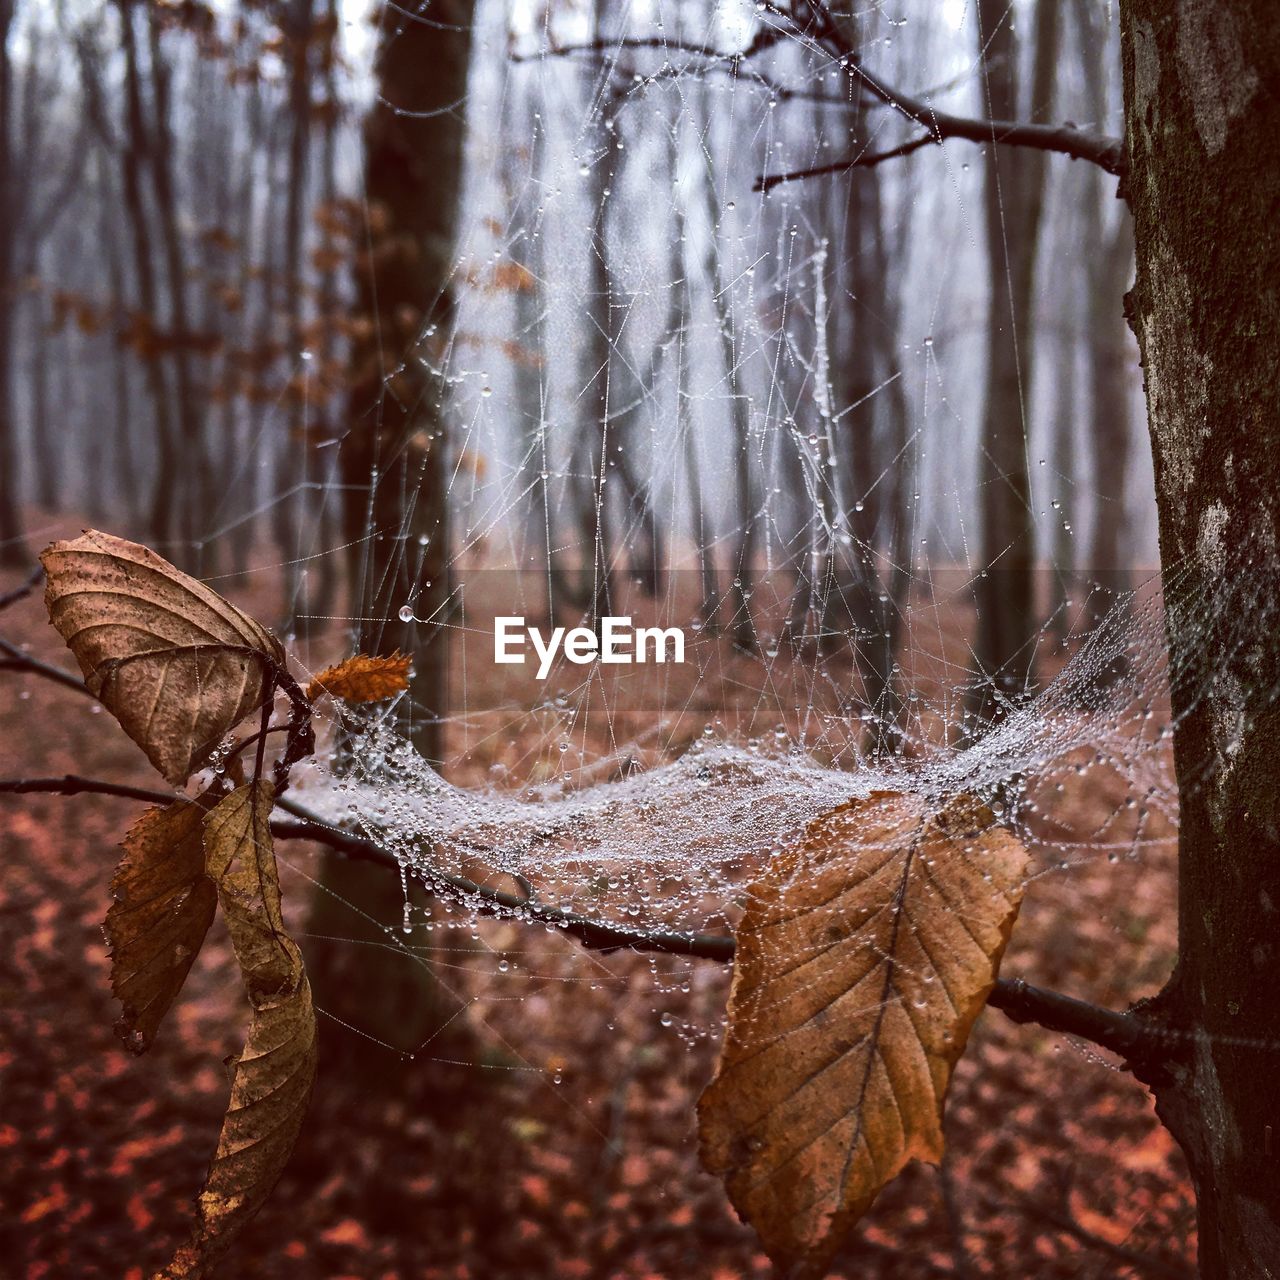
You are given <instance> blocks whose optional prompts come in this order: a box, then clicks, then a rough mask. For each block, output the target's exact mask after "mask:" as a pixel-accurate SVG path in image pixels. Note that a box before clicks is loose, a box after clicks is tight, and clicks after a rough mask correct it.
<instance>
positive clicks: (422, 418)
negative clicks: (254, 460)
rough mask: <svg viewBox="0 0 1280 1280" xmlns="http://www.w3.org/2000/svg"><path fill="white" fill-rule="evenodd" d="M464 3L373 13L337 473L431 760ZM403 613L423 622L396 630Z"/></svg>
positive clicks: (364, 604) (444, 581)
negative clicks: (411, 12)
mask: <svg viewBox="0 0 1280 1280" xmlns="http://www.w3.org/2000/svg"><path fill="white" fill-rule="evenodd" d="M471 11H472V0H448V3H440V4H438V5H435V6H433V8H432V11H431V19H430V21H426V20H422V21H417V20H409V19H405V18H402V17H400V16H399V13H398V11H397V9H396V8H395V7H393V6H391V5H387V6H385V7H384V8H383V9H382V10H381V22H382V23H383V27H384V30H383V35H382V47H381V51H380V54H379V59H378V75H379V93H380V100H379V101H378V102H377V103H375V104H374V106H373V108H372V110H371V112H370V115H369V119H368V122H367V124H366V128H365V141H366V159H365V192H366V195H367V198H368V203H369V207H370V221H371V226H370V228H369V236H370V246H369V250H368V253H367V254H366V255H364V259H363V261H362V262H360V263H359V264H358V268H357V277H358V278H357V287H358V299H357V303H356V307H357V312H358V314H359V315H360V316H361V318H362V320H365V321H368V322H369V323H368V325H367V326H366V328H365V330H364V331H363V334H364V336H362V337H361V338H359V339H358V340H357V341H356V342H355V343H354V344H353V349H352V379H353V384H354V385H353V388H352V393H351V408H350V422H351V432H350V435H349V436H348V439H347V442H346V444H345V446H344V469H345V473H346V474H345V478H346V482H347V484H348V485H349V486H352V500H351V503H350V505H349V508H348V522H349V529H348V536H349V538H350V539H352V540H353V542H354V545H355V546H356V548H357V564H356V584H357V593H356V599H355V601H354V602H353V609H352V612H353V613H355V614H356V615H357V616H358V617H360V618H361V619H362V621H361V622H360V624H359V632H358V636H357V644H358V646H359V647H360V649H361V650H363V651H365V652H376V653H389V652H391V651H392V650H394V649H397V648H398V649H401V650H403V651H404V652H406V653H411V654H412V655H413V659H414V663H413V667H414V685H413V694H414V701H415V704H416V707H417V709H418V711H419V712H420V713H421V714H420V718H419V719H418V720H417V721H416V723H415V724H414V725H413V726H412V733H413V739H414V742H415V744H416V745H417V747H418V749H419V750H420V751H421V752H422V753H423V754H424V755H425V756H427V757H428V758H429V759H431V760H433V761H435V762H439V761H440V760H441V758H442V755H443V746H444V735H443V732H442V729H441V725H440V716H441V715H442V714H443V712H444V700H445V683H446V676H447V661H448V646H447V644H446V637H447V634H448V632H447V630H446V625H445V623H446V619H445V616H444V615H445V610H446V608H447V606H448V600H449V585H448V578H449V523H448V513H447V494H446V481H447V474H448V460H447V454H448V439H447V436H446V433H445V416H444V397H445V386H444V382H443V379H441V378H439V377H438V376H436V374H435V373H434V372H433V369H434V367H435V365H436V364H437V362H438V361H440V360H441V359H442V358H444V356H445V354H446V351H447V344H448V340H449V333H448V330H449V326H450V324H451V322H452V312H453V303H452V295H451V292H450V279H451V276H452V268H453V234H454V224H455V221H456V211H457V208H456V207H457V201H458V194H459V191H460V189H461V185H462V160H463V157H462V144H463V139H464V134H465V125H464V119H463V114H462V111H461V109H460V108H459V107H458V106H457V105H456V104H457V103H458V102H459V101H461V100H462V99H463V98H464V97H465V94H466V89H467V62H468V54H469V50H470V45H471ZM405 606H407V607H408V608H409V609H410V610H412V612H413V615H414V617H416V618H418V619H423V620H424V621H421V622H415V621H408V622H402V621H400V620H399V614H400V611H401V609H402V608H404V607H405Z"/></svg>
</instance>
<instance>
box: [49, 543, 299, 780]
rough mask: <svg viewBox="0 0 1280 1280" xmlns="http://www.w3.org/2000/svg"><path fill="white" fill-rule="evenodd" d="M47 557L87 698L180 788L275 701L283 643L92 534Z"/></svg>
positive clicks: (152, 563)
mask: <svg viewBox="0 0 1280 1280" xmlns="http://www.w3.org/2000/svg"><path fill="white" fill-rule="evenodd" d="M40 559H41V562H42V563H43V565H44V567H45V572H46V573H47V575H48V586H47V588H46V590H45V603H46V605H47V607H48V610H49V619H50V621H51V622H52V623H53V625H54V626H55V627H56V628H57V629H58V632H59V634H60V635H61V636H62V638H63V639H64V640H65V641H66V642H67V645H68V647H69V648H70V649H71V652H72V653H73V654H75V657H76V661H77V662H79V664H80V670H81V671H82V672H83V673H84V680H85V684H86V685H87V686H88V688H89V691H90V692H91V693H92V694H94V696H95V697H97V698H98V699H99V700H100V701H101V702H102V704H103V706H105V707H106V708H107V710H108V711H110V712H111V714H112V715H114V716H115V718H116V719H117V720H118V721H119V722H120V726H121V728H123V729H124V731H125V732H126V733H127V734H128V735H129V736H130V737H131V738H132V739H133V740H134V742H136V743H137V744H138V745H139V746H140V747H141V748H142V750H143V751H145V752H146V755H147V759H149V760H150V761H151V763H152V764H153V765H155V767H156V768H157V769H158V770H159V771H160V773H162V774H163V775H164V777H165V778H166V779H167V780H168V781H169V782H171V783H172V784H173V785H174V786H181V785H182V784H183V783H184V782H186V780H187V779H188V778H189V777H190V776H191V774H192V773H193V772H194V771H195V770H196V769H198V768H200V767H201V766H202V765H204V764H205V763H207V761H208V759H209V757H210V756H211V755H212V753H213V752H214V750H215V749H216V748H217V747H218V744H219V743H220V742H221V741H222V739H223V737H224V736H225V735H226V734H227V732H228V731H229V730H231V729H232V728H234V727H235V726H236V725H237V724H238V723H239V722H240V721H241V720H243V719H244V718H245V716H247V715H248V714H249V713H250V712H252V711H254V710H255V709H257V708H258V707H261V706H262V704H263V702H264V701H265V700H266V699H267V698H268V697H270V695H271V691H272V689H273V687H274V673H275V672H276V671H278V670H279V669H281V668H282V667H283V664H284V650H283V649H282V648H281V647H280V643H279V641H277V640H276V638H275V637H274V636H272V635H271V634H270V633H269V632H268V631H266V630H265V629H264V628H263V627H261V626H260V625H259V624H258V623H257V622H255V621H254V620H253V619H252V618H250V617H249V616H248V615H247V614H245V613H242V612H241V611H240V610H239V609H237V608H236V607H235V606H234V605H232V604H229V603H228V602H227V601H226V600H224V599H223V598H222V597H221V596H220V595H218V593H217V592H216V591H213V590H211V589H210V588H209V587H207V586H205V585H204V583H202V582H199V581H197V580H196V579H195V578H192V577H189V576H188V575H187V574H185V573H182V572H181V571H180V570H178V569H176V568H174V566H173V565H171V564H169V563H168V561H166V560H162V559H161V558H160V557H159V556H158V555H156V554H155V553H154V552H152V551H149V550H147V548H146V547H142V546H139V545H138V544H137V543H133V542H126V541H125V540H124V539H123V538H116V537H113V536H112V535H110V534H106V533H99V532H97V531H96V530H89V531H87V532H86V533H84V534H82V535H81V536H80V537H79V538H75V539H73V540H71V541H69V542H55V543H54V544H53V545H52V546H50V547H48V548H46V549H45V551H44V552H43V554H42V555H41V557H40Z"/></svg>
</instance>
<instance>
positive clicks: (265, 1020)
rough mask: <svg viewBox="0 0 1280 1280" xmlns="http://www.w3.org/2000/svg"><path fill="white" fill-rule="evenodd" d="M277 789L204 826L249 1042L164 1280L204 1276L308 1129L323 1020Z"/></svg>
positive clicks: (218, 812) (259, 787)
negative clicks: (281, 856) (281, 842)
mask: <svg viewBox="0 0 1280 1280" xmlns="http://www.w3.org/2000/svg"><path fill="white" fill-rule="evenodd" d="M274 794H275V789H274V787H273V785H272V783H270V782H268V781H266V780H265V779H264V780H260V781H257V782H253V783H250V784H248V785H247V786H243V787H239V788H237V789H236V790H235V791H233V792H232V793H231V794H230V795H228V796H226V797H225V798H224V799H223V800H221V801H220V802H219V803H218V805H217V806H216V807H215V808H214V809H213V810H212V811H211V812H210V813H209V814H208V816H207V817H206V818H205V819H204V847H205V868H206V870H207V872H208V874H209V876H210V877H211V878H212V879H213V881H214V883H215V884H216V885H217V889H218V900H219V902H220V903H221V906H222V911H223V915H224V916H225V918H226V921H227V928H228V930H229V932H230V934H231V941H232V945H233V946H234V948H235V952H236V958H237V959H238V960H239V962H240V969H241V973H242V975H243V978H244V985H245V992H246V994H247V995H248V997H249V1003H250V1004H251V1006H252V1007H253V1017H252V1021H251V1022H250V1025H249V1035H248V1038H247V1040H246V1041H245V1047H244V1050H243V1052H242V1053H241V1054H240V1056H239V1057H238V1058H237V1059H235V1062H234V1075H233V1077H232V1083H231V1099H230V1101H229V1103H228V1104H227V1114H226V1117H225V1119H224V1120H223V1124H222V1133H221V1135H220V1136H219V1138H218V1148H217V1151H216V1152H215V1154H214V1157H213V1163H212V1164H211V1165H210V1167H209V1173H208V1176H207V1177H206V1179H205V1184H204V1187H203V1189H202V1190H201V1192H200V1196H199V1199H198V1201H197V1222H196V1228H195V1230H194V1232H193V1233H192V1237H191V1240H190V1241H189V1242H188V1243H187V1244H185V1245H183V1246H182V1248H180V1249H179V1250H178V1252H177V1253H176V1254H175V1256H174V1258H173V1259H172V1261H171V1262H170V1263H169V1265H168V1267H167V1268H166V1269H165V1270H164V1271H163V1272H162V1273H161V1276H162V1277H163V1280H192V1278H193V1277H199V1276H203V1275H206V1274H207V1273H208V1270H209V1268H210V1267H211V1266H212V1265H213V1264H214V1263H215V1262H216V1261H217V1260H218V1259H219V1258H220V1257H222V1255H223V1254H225V1253H226V1251H227V1249H228V1248H230V1246H231V1244H232V1243H233V1241H234V1240H235V1238H236V1236H237V1235H238V1234H239V1232H240V1230H241V1228H242V1227H243V1226H244V1224H245V1223H246V1222H247V1221H248V1220H249V1219H250V1218H252V1217H253V1215H254V1214H255V1213H257V1211H258V1209H259V1208H261V1206H262V1204H263V1202H264V1201H265V1200H266V1198H267V1196H268V1195H269V1194H270V1192H271V1188H272V1187H273V1186H274V1185H275V1183H276V1180H277V1179H278V1178H279V1176H280V1173H281V1171H282V1170H283V1168H284V1166H285V1164H286V1162H287V1161H288V1159H289V1154H290V1152H291V1151H292V1150H293V1144H294V1142H295V1141H296V1140H297V1137H298V1133H299V1131H300V1130H301V1128H302V1121H303V1117H304V1116H305V1114H306V1109H307V1102H308V1100H309V1098H310V1096H311V1086H312V1084H313V1082H314V1080H315V1074H316V1058H317V1045H316V1017H315V1009H314V1007H313V1005H312V1001H311V987H310V985H309V984H308V982H307V976H306V972H305V970H304V969H303V965H302V956H301V954H300V953H299V951H298V948H297V945H296V944H295V943H294V941H293V939H292V938H290V937H289V936H288V934H286V933H285V930H284V920H283V918H282V916H281V910H280V881H279V875H278V872H277V868H276V860H275V853H274V850H273V848H272V842H271V807H272V803H273V800H274Z"/></svg>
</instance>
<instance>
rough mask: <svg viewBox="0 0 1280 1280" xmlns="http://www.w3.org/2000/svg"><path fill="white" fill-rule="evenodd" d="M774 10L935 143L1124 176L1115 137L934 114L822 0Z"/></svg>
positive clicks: (1120, 144)
mask: <svg viewBox="0 0 1280 1280" xmlns="http://www.w3.org/2000/svg"><path fill="white" fill-rule="evenodd" d="M805 10H807V11H808V13H809V15H810V16H809V19H808V21H807V22H806V21H805V20H804V19H803V18H802V17H801V16H800V15H801V14H802V13H803V12H804V11H805ZM773 11H774V12H775V13H777V14H778V16H779V17H782V18H783V19H785V20H786V21H788V22H790V23H791V24H792V26H793V27H794V29H795V31H796V33H797V34H798V35H799V36H801V37H802V38H807V39H812V40H814V41H815V42H816V43H818V44H820V45H822V46H823V47H825V48H826V50H827V51H828V52H829V53H831V54H832V55H834V56H835V57H836V58H838V59H840V61H841V62H842V64H843V65H844V66H845V67H846V68H847V69H848V70H849V72H850V74H852V75H854V76H856V77H857V78H858V80H859V82H860V83H861V85H862V87H863V88H864V89H865V90H866V92H868V93H870V94H871V95H872V96H873V97H875V98H878V99H879V100H880V101H881V102H883V103H884V104H885V106H887V107H892V108H893V109H894V110H895V111H897V112H898V113H899V114H900V115H902V116H904V117H905V118H906V119H908V120H910V121H911V122H912V123H914V124H918V125H920V126H922V127H923V128H924V129H927V130H928V131H929V134H930V135H931V137H932V138H933V140H934V141H935V142H942V141H943V140H944V139H946V138H963V139H965V140H967V141H969V142H991V143H1000V144H1002V145H1004V146H1011V147H1031V148H1033V149H1035V150H1037V151H1056V152H1059V153H1060V154H1062V155H1068V156H1071V158H1072V159H1074V160H1087V161H1089V163H1091V164H1096V165H1097V166H1098V167H1099V168H1100V169H1103V170H1105V171H1106V172H1107V173H1110V174H1113V175H1115V176H1116V177H1123V176H1124V174H1125V172H1126V170H1127V168H1128V162H1127V158H1126V156H1125V150H1124V143H1123V142H1122V141H1121V140H1120V139H1119V138H1112V137H1109V136H1107V135H1106V134H1101V133H1094V132H1093V131H1092V130H1088V129H1078V128H1076V127H1075V126H1074V125H1070V124H1066V125H1056V124H1032V123H1028V122H1025V121H1018V120H979V119H972V118H970V117H968V116H958V115H953V114H952V113H951V112H949V111H938V110H936V109H935V108H934V107H933V106H931V105H930V104H928V103H926V102H921V101H920V100H919V99H917V98H913V97H911V96H910V95H909V94H906V93H902V92H901V91H900V90H898V89H895V88H894V87H892V86H891V85H889V84H887V83H886V82H885V81H883V80H881V79H880V78H879V77H878V76H876V75H874V74H873V73H872V72H870V71H868V70H867V69H866V67H864V66H863V65H862V61H861V59H860V58H859V56H858V50H857V48H856V47H855V46H854V44H853V43H852V42H851V41H850V39H849V38H848V35H847V34H846V33H845V31H844V30H843V29H842V28H841V26H840V24H839V23H838V22H837V21H836V20H835V18H834V17H833V16H832V14H831V11H830V10H829V9H828V8H827V6H826V4H825V3H823V0H795V3H793V4H792V6H791V8H790V10H786V9H781V8H775V9H774V10H773ZM913 149H914V148H913ZM904 154H905V153H904ZM886 158H887V157H886Z"/></svg>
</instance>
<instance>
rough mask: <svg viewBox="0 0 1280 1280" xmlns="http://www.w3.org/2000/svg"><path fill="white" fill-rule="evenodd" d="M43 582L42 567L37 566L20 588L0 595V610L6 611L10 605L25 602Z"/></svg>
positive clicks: (40, 565)
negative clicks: (20, 601)
mask: <svg viewBox="0 0 1280 1280" xmlns="http://www.w3.org/2000/svg"><path fill="white" fill-rule="evenodd" d="M43 580H44V565H42V564H38V565H36V567H35V568H34V569H32V570H31V572H30V573H29V574H28V575H27V580H26V581H25V582H24V583H22V585H21V586H17V587H14V589H13V590H12V591H6V592H5V593H4V594H3V595H0V609H7V608H8V607H9V606H10V605H11V604H15V603H16V602H17V601H19V600H25V599H26V598H27V596H29V595H30V594H31V593H32V592H33V591H34V590H35V589H36V588H37V587H38V586H39V585H40V583H41V582H42V581H43Z"/></svg>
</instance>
